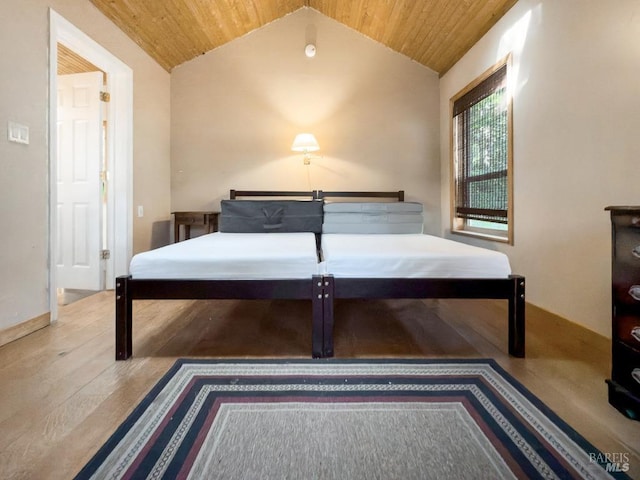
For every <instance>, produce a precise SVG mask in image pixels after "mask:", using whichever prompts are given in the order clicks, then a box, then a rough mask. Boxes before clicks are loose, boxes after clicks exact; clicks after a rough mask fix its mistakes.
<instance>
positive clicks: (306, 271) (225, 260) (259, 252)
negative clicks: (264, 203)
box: [129, 232, 319, 280]
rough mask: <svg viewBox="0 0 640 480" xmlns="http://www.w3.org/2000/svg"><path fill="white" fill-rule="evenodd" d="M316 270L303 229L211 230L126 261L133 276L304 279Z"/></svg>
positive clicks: (312, 244)
mask: <svg viewBox="0 0 640 480" xmlns="http://www.w3.org/2000/svg"><path fill="white" fill-rule="evenodd" d="M318 271H319V265H318V257H317V254H316V241H315V235H314V234H313V233H309V232H303V233H222V232H215V233H210V234H207V235H202V236H200V237H196V238H193V239H190V240H186V241H183V242H178V243H174V244H171V245H167V246H166V247H161V248H157V249H155V250H150V251H148V252H143V253H139V254H137V255H135V256H134V257H133V259H132V260H131V264H130V267H129V272H130V274H131V276H132V278H134V279H152V278H155V279H206V280H269V279H299V278H305V279H310V278H311V276H312V275H315V274H317V273H318Z"/></svg>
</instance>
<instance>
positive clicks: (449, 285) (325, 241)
mask: <svg viewBox="0 0 640 480" xmlns="http://www.w3.org/2000/svg"><path fill="white" fill-rule="evenodd" d="M368 196H371V192H322V191H320V192H319V193H318V197H319V198H322V199H324V200H328V199H332V198H334V199H335V198H337V199H348V200H351V201H352V200H353V199H354V198H357V199H362V198H366V197H368ZM375 196H376V197H378V199H379V198H381V197H383V198H385V199H391V200H396V201H397V202H404V194H403V193H402V192H397V193H396V192H382V193H379V194H377V195H375ZM351 201H350V202H344V203H343V202H336V203H334V204H333V205H329V204H325V220H324V222H325V223H324V226H323V234H322V240H321V246H322V247H321V254H322V259H323V276H322V280H323V288H324V291H323V295H324V309H323V311H324V320H323V325H324V333H323V339H324V343H323V355H324V356H325V357H331V356H333V354H334V348H333V328H334V302H335V300H336V299H355V298H369V299H374V298H375V299H390V298H421V299H426V298H469V299H474V298H475V299H480V298H486V299H504V300H507V301H508V317H509V318H508V349H509V354H510V355H512V356H514V357H524V356H525V316H524V306H525V279H524V277H522V276H520V275H513V274H512V273H511V269H510V266H509V262H508V258H507V257H506V256H505V255H504V254H502V253H499V252H494V251H491V250H487V249H482V248H478V247H473V246H470V245H466V244H463V243H460V242H454V241H450V240H446V239H442V238H439V237H433V236H430V235H424V234H422V219H421V216H420V217H418V219H416V217H415V213H417V211H416V209H415V208H414V207H415V205H407V206H406V207H405V208H400V207H401V205H400V204H399V203H383V204H381V203H378V202H375V203H374V202H371V203H369V202H364V203H361V202H351ZM351 205H353V206H354V207H355V208H354V207H351ZM329 207H333V208H329ZM419 211H420V212H421V210H419ZM330 215H332V216H333V217H334V218H335V220H334V221H332V222H329V221H328V217H329V216H330ZM329 224H330V225H329ZM328 226H329V228H327V227H328Z"/></svg>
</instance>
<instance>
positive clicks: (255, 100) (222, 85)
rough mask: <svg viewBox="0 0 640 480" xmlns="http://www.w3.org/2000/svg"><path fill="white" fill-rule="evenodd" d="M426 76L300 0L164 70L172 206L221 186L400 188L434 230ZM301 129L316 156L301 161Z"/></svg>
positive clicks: (435, 122)
mask: <svg viewBox="0 0 640 480" xmlns="http://www.w3.org/2000/svg"><path fill="white" fill-rule="evenodd" d="M307 39H315V42H316V45H317V55H316V57H315V58H311V59H310V58H307V57H305V55H304V47H305V44H306V40H307ZM438 82H439V80H438V76H437V74H436V73H434V72H433V71H431V70H429V69H427V68H426V67H424V66H421V65H419V64H418V63H416V62H413V61H411V60H409V59H408V58H407V57H404V56H402V55H400V54H398V53H395V52H393V51H391V50H389V49H388V48H386V47H384V46H382V45H381V44H379V43H376V42H374V41H372V40H370V39H368V38H366V37H364V36H362V35H361V34H359V33H357V32H355V31H353V30H351V29H349V28H347V27H345V26H343V25H341V24H339V23H337V22H335V21H333V20H331V19H329V18H328V17H326V16H324V15H322V14H320V13H319V12H317V11H315V10H313V9H310V8H303V9H300V10H298V11H296V12H294V13H292V14H290V15H288V16H286V17H284V18H282V19H279V20H276V21H275V22H272V23H271V24H269V25H267V26H265V27H263V28H261V29H259V30H257V31H254V32H252V33H250V34H248V35H246V36H244V37H242V38H240V39H237V40H235V41H233V42H231V43H229V44H227V45H224V46H222V47H220V48H218V49H216V50H214V51H211V52H209V53H207V54H205V55H203V56H201V57H198V58H196V59H194V60H192V61H190V62H187V63H185V64H183V65H181V66H179V67H177V68H175V69H174V70H173V72H172V75H171V158H172V167H171V168H172V172H171V182H172V183H171V185H172V187H171V202H172V209H174V210H197V209H209V208H214V209H215V208H218V207H219V201H220V200H221V199H223V198H228V194H229V189H230V188H235V189H252V190H253V189H266V190H274V189H277V190H287V189H288V190H292V189H293V190H307V189H324V190H399V189H404V190H405V191H406V193H407V195H408V198H409V199H414V200H419V201H422V202H424V203H425V205H426V207H427V230H429V231H432V232H438V231H439V230H440V184H439V178H440V172H439V169H440V160H439V145H438V142H439V117H438V102H439V91H438ZM304 131H310V132H312V133H314V134H315V136H316V138H317V139H318V142H319V144H320V147H321V150H320V152H318V153H319V154H320V155H322V156H323V157H324V158H322V159H318V160H313V161H312V164H311V166H309V167H305V166H304V165H303V162H302V157H301V155H297V154H294V152H291V150H290V147H291V143H292V142H293V138H294V137H295V135H296V134H297V133H301V132H304Z"/></svg>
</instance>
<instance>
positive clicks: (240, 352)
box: [0, 292, 640, 479]
mask: <svg viewBox="0 0 640 480" xmlns="http://www.w3.org/2000/svg"><path fill="white" fill-rule="evenodd" d="M310 310H311V306H310V304H309V302H307V301H299V300H296V301H288V300H277V301H265V300H258V301H235V300H234V301H232V300H220V301H138V302H135V304H134V328H133V335H134V336H133V341H134V346H133V352H134V357H133V358H132V359H131V360H128V361H125V362H116V361H115V360H114V355H115V354H114V298H113V292H102V293H99V294H97V295H94V296H92V297H89V298H85V299H83V300H80V301H79V302H76V303H72V304H70V305H65V306H64V307H61V309H60V320H59V321H58V322H57V323H56V324H54V325H52V326H50V327H47V328H45V329H42V330H39V331H37V332H34V333H33V334H31V335H29V336H27V337H25V338H23V339H20V340H17V341H15V342H12V343H10V344H7V345H5V346H3V347H0V431H2V435H0V472H2V478H3V479H5V478H6V479H33V478H47V479H68V478H71V477H73V476H74V475H75V474H76V473H77V472H78V471H79V469H80V468H82V466H83V465H84V464H85V463H86V462H87V461H88V460H89V459H90V458H91V456H92V455H93V454H94V453H95V451H96V450H97V449H98V448H99V447H100V446H101V445H102V444H103V443H104V441H106V439H107V438H108V437H109V436H110V435H111V433H113V431H114V430H115V428H116V427H117V426H118V425H119V424H120V423H121V422H122V421H123V420H124V419H125V418H126V416H127V415H128V414H129V413H131V411H132V410H133V408H134V407H135V406H136V405H137V404H138V403H139V402H140V401H141V400H142V399H143V398H144V396H145V395H146V393H147V392H148V391H149V390H150V389H151V388H152V386H153V385H154V384H155V383H156V382H157V381H158V380H159V379H160V378H161V377H162V375H163V374H164V373H165V372H166V371H167V370H168V368H169V367H170V366H171V365H172V364H173V362H174V361H175V360H176V359H177V358H179V357H216V358H309V355H310V350H311V314H310ZM506 332H507V322H506V303H505V302H502V301H491V300H473V301H467V300H424V301H421V300H387V301H382V300H380V301H376V300H353V301H351V300H345V301H340V302H337V304H336V327H335V350H336V357H339V358H380V357H392V358H453V357H458V358H494V359H496V361H498V363H499V364H500V365H501V366H503V368H504V369H505V370H506V371H507V372H509V373H510V374H511V375H513V376H514V377H515V378H516V379H517V380H518V381H519V382H521V383H522V384H523V385H524V386H525V387H526V388H527V389H529V390H530V391H531V392H532V393H533V394H534V395H536V396H538V398H540V399H541V400H542V401H543V402H545V404H546V405H548V406H549V407H550V408H551V409H552V410H553V411H554V412H556V413H557V414H558V415H560V416H561V417H562V418H563V419H564V420H565V421H566V422H567V423H568V424H569V425H571V426H572V427H573V428H575V429H576V430H577V431H578V432H579V433H580V434H582V435H583V436H584V437H585V438H586V439H587V440H588V441H589V442H591V443H592V444H593V445H595V446H596V447H597V448H599V449H600V450H602V451H603V452H609V453H628V454H629V456H630V463H631V471H630V472H629V473H630V474H631V476H632V477H636V478H640V452H639V450H640V441H638V439H640V422H634V421H631V420H629V419H626V418H625V417H623V416H622V415H621V414H620V413H618V412H617V411H616V410H615V409H613V407H611V406H610V405H609V404H608V402H607V390H606V386H605V384H604V379H605V378H607V377H608V375H609V371H610V342H609V341H608V340H607V339H605V338H603V337H601V336H599V335H597V334H595V333H593V332H589V331H587V330H585V329H583V328H581V327H579V326H576V325H574V324H571V323H569V322H567V321H565V320H563V319H560V318H558V317H556V316H554V315H552V314H549V313H548V312H544V311H543V310H540V309H537V308H535V307H533V306H530V305H528V306H527V357H526V358H524V359H516V358H513V357H510V356H509V355H508V354H507V333H506Z"/></svg>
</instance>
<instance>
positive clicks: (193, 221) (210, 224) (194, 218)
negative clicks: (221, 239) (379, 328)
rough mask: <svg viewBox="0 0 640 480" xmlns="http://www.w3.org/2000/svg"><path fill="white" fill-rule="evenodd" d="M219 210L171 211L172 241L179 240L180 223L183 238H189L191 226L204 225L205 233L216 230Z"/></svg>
mask: <svg viewBox="0 0 640 480" xmlns="http://www.w3.org/2000/svg"><path fill="white" fill-rule="evenodd" d="M219 215H220V212H173V221H174V227H173V228H174V230H173V235H174V242H176V243H177V242H179V241H180V225H182V226H183V228H184V239H185V240H188V239H189V238H191V227H192V226H201V227H204V231H205V233H213V232H217V231H218V216H219Z"/></svg>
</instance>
